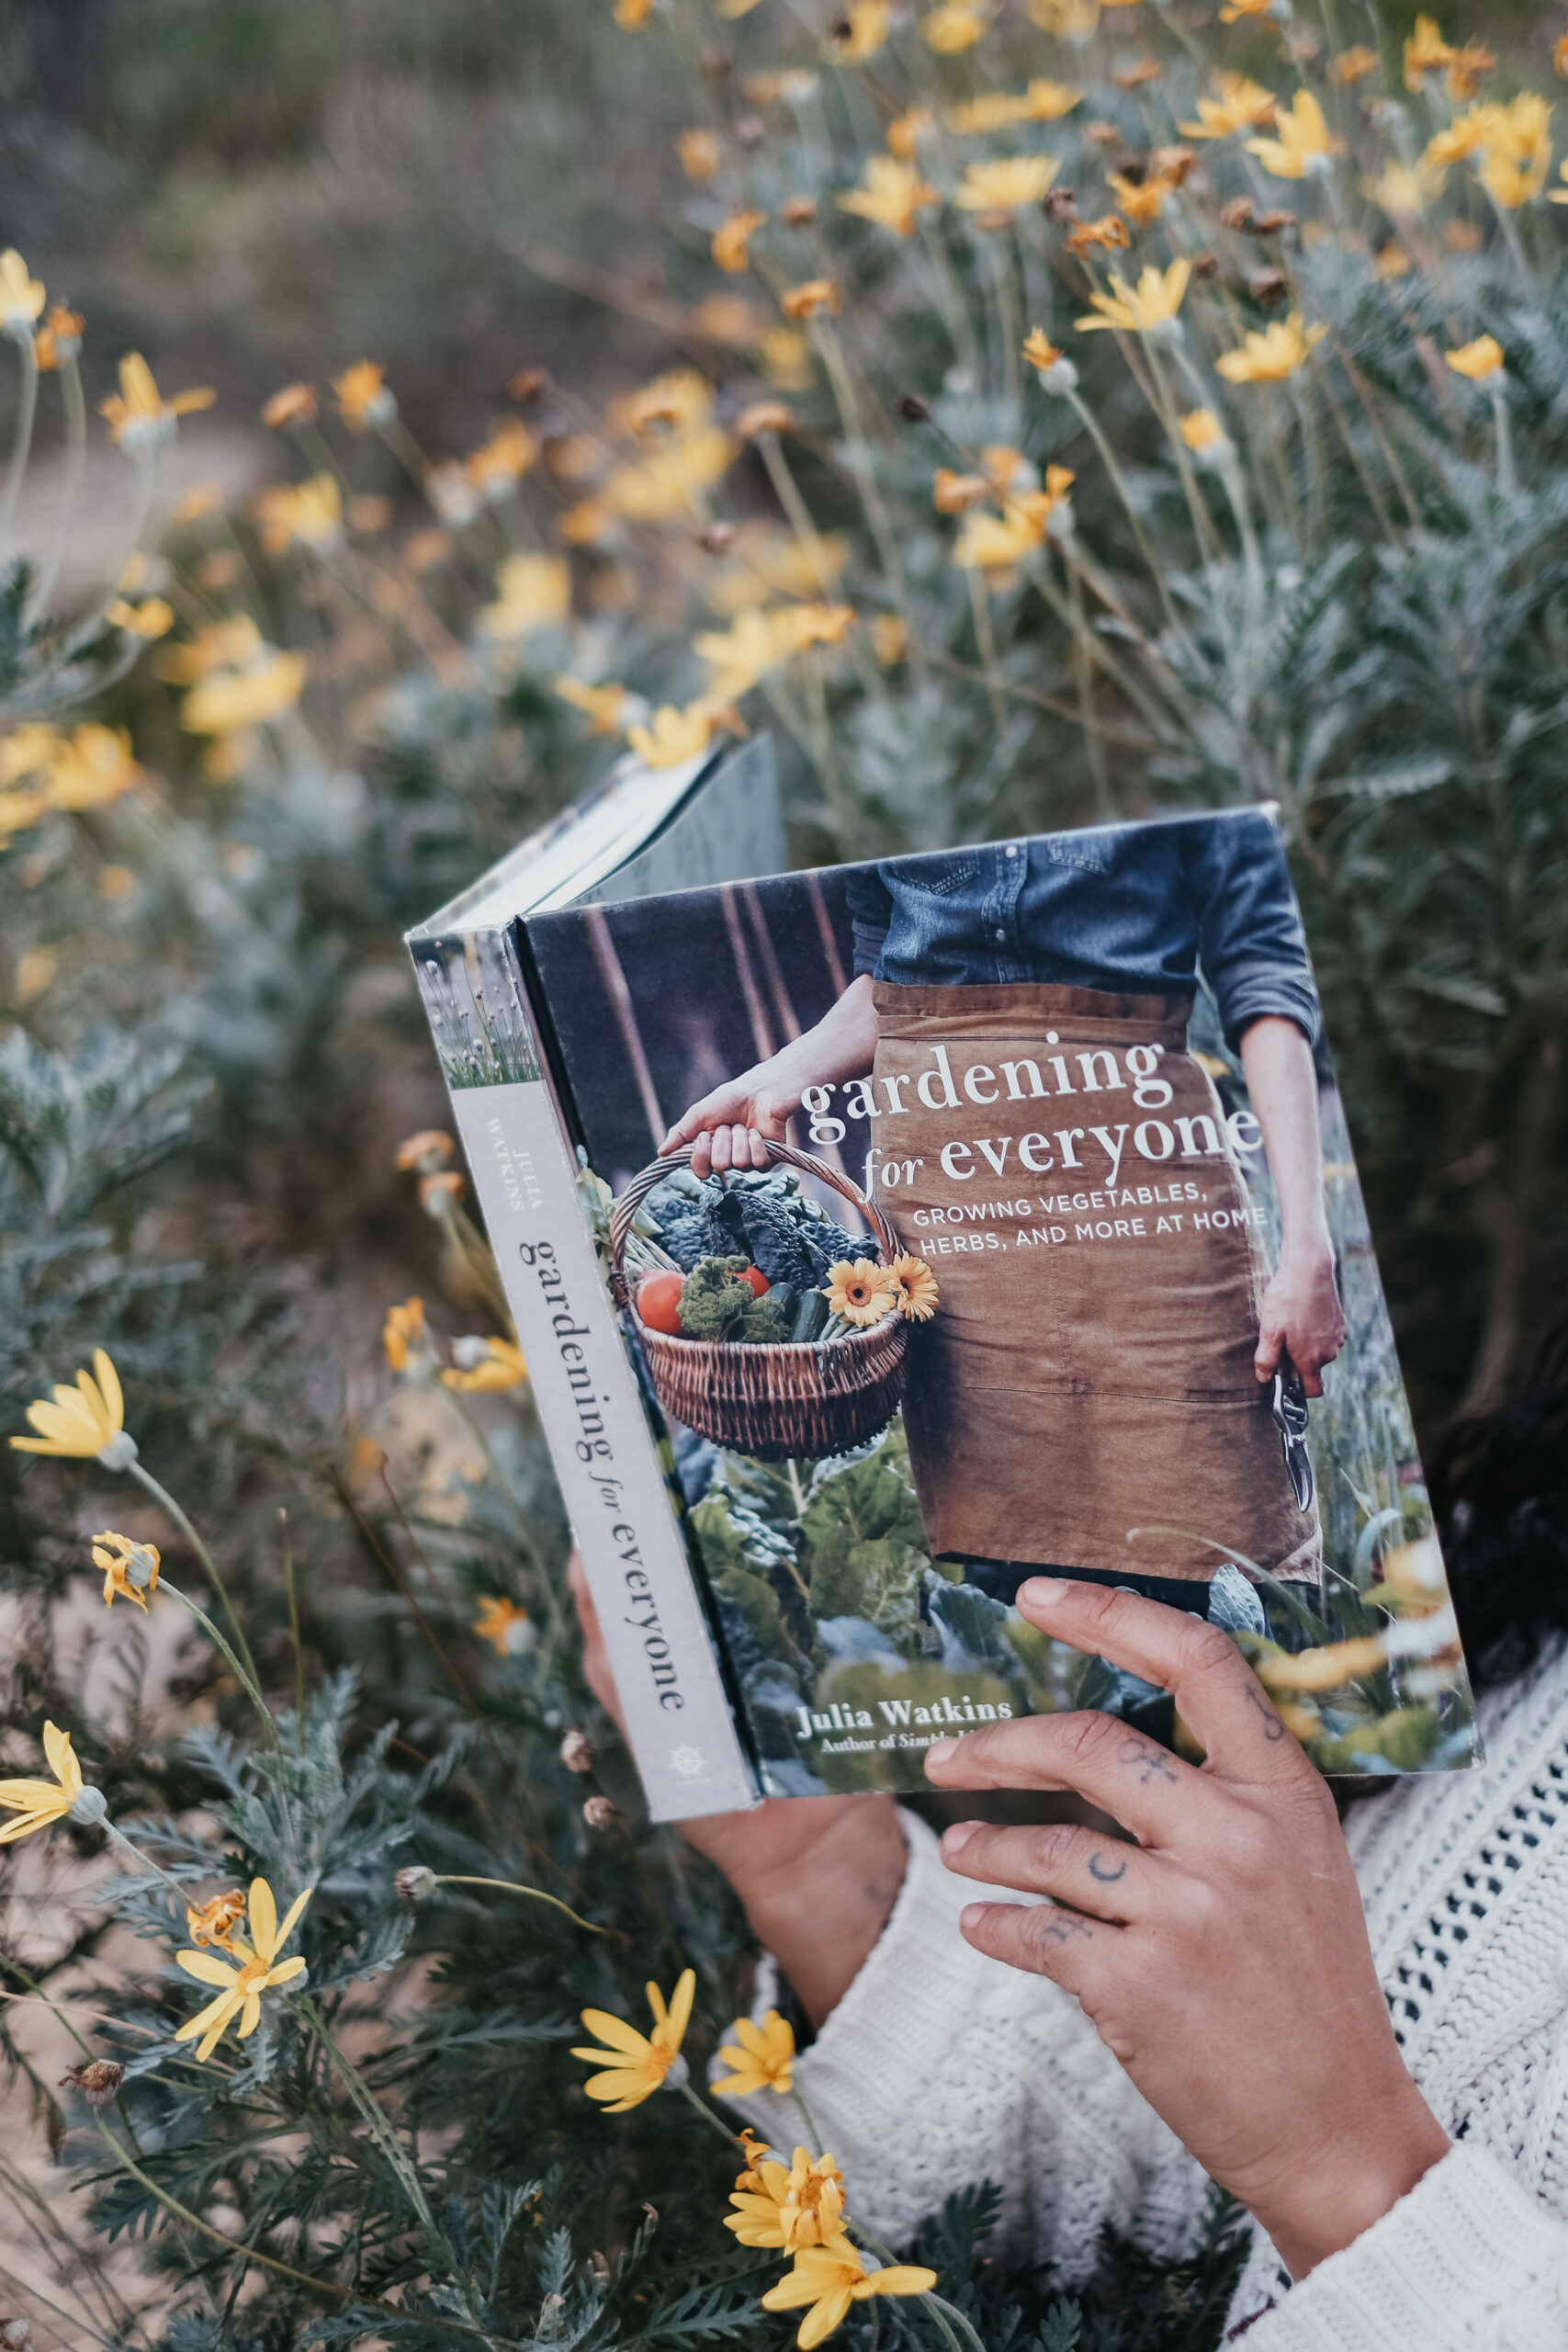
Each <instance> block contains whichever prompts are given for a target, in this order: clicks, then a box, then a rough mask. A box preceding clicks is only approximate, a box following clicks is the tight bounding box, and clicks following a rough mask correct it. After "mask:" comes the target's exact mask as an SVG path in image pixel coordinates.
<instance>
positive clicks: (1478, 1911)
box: [743, 1652, 1568, 2352]
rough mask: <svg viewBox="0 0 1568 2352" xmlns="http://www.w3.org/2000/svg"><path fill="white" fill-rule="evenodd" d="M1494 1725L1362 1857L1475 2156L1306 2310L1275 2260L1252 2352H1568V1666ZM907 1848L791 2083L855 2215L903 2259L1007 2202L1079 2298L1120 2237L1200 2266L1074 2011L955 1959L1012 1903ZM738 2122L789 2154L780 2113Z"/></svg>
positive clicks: (1375, 2233)
mask: <svg viewBox="0 0 1568 2352" xmlns="http://www.w3.org/2000/svg"><path fill="white" fill-rule="evenodd" d="M1483 1724H1484V1729H1485V1735H1486V1740H1487V1750H1488V1758H1489V1760H1488V1762H1487V1764H1486V1765H1485V1766H1484V1767H1483V1768H1482V1769H1481V1770H1478V1771H1476V1772H1472V1773H1467V1774H1463V1775H1455V1776H1438V1775H1434V1776H1432V1777H1431V1778H1429V1779H1421V1778H1416V1779H1412V1780H1409V1781H1404V1782H1402V1783H1401V1784H1400V1786H1399V1787H1398V1788H1397V1789H1396V1790H1395V1791H1393V1793H1392V1794H1390V1795H1387V1796H1382V1797H1379V1798H1376V1799H1373V1800H1371V1801H1369V1802H1368V1803H1367V1804H1365V1805H1363V1806H1360V1807H1358V1808H1357V1810H1356V1811H1355V1813H1353V1814H1352V1815H1351V1819H1350V1825H1349V1830H1348V1838H1349V1843H1350V1847H1351V1852H1352V1855H1353V1857H1354V1859H1355V1861H1356V1867H1357V1875H1358V1878H1359V1882H1360V1886H1361V1892H1362V1897H1363V1901H1364V1903H1365V1905H1366V1909H1367V1917H1368V1926H1369V1929H1370V1931H1371V1939H1372V1947H1373V1951H1374V1953H1375V1955H1376V1958H1377V1962H1378V1967H1379V1973H1380V1976H1381V1978H1382V1984H1383V1987H1384V1991H1385V1993H1386V1995H1387V1996H1388V1999H1389V2003H1390V2007H1391V2011H1392V2014H1393V2019H1394V2024H1395V2030H1396V2032H1397V2033H1398V2035H1399V2038H1400V2041H1401V2042H1402V2044H1403V2046H1404V2054H1405V2058H1406V2062H1407V2064H1409V2065H1410V2068H1411V2071H1412V2073H1413V2074H1414V2075H1415V2076H1416V2081H1417V2082H1419V2083H1420V2085H1421V2086H1422V2089H1423V2091H1424V2092H1425V2093H1426V2095H1427V2098H1428V2100H1429V2101H1430V2103H1431V2105H1432V2107H1433V2109H1435V2111H1436V2113H1437V2115H1438V2120H1440V2121H1441V2122H1442V2123H1443V2124H1444V2126H1445V2128H1446V2129H1447V2130H1448V2131H1450V2133H1451V2134H1452V2135H1453V2136H1454V2139H1455V2142H1456V2145H1455V2147H1454V2149H1453V2151H1452V2153H1451V2154H1450V2155H1448V2156H1447V2157H1445V2158H1444V2159H1443V2161H1442V2162H1441V2163H1440V2164H1439V2165H1437V2166H1435V2167H1434V2169H1433V2170H1432V2171H1431V2172H1430V2173H1429V2174H1428V2175H1427V2177H1426V2179H1425V2180H1423V2181H1422V2182H1421V2183H1420V2184H1419V2186H1418V2187H1417V2188H1416V2189H1415V2190H1414V2191H1413V2192H1412V2194H1411V2195H1410V2196H1408V2197H1406V2198H1405V2199H1403V2200H1402V2201H1401V2202H1400V2203H1399V2204H1398V2205H1396V2206H1395V2207H1394V2208H1393V2211H1391V2212H1389V2213H1388V2214H1385V2215H1384V2217H1383V2218H1382V2221H1380V2222H1377V2223H1376V2224H1375V2225H1374V2227H1373V2228H1371V2230H1369V2231H1367V2232H1366V2233H1364V2234H1363V2235H1362V2236H1361V2237H1360V2238H1359V2239H1358V2240H1357V2241H1356V2243H1355V2244H1354V2245H1351V2246H1348V2247H1347V2248H1346V2249H1345V2251H1344V2252H1343V2253H1341V2254H1338V2255H1337V2256H1334V2257H1333V2258H1332V2260H1330V2261H1328V2262H1325V2263H1324V2264H1322V2265H1321V2266H1320V2267H1319V2268H1318V2269H1316V2270H1315V2271H1314V2272H1313V2273H1312V2275H1311V2277H1310V2278H1307V2279H1306V2280H1305V2281H1304V2282H1303V2284H1302V2285H1301V2286H1299V2287H1295V2288H1292V2286H1291V2283H1290V2280H1289V2278H1287V2277H1286V2276H1285V2275H1284V2273H1283V2272H1282V2271H1281V2269H1280V2265H1279V2261H1278V2258H1277V2256H1275V2255H1274V2252H1273V2249H1272V2247H1271V2246H1270V2245H1269V2243H1268V2241H1267V2239H1265V2238H1263V2237H1262V2234H1261V2233H1256V2237H1255V2244H1254V2247H1253V2251H1252V2254H1251V2256H1250V2258H1249V2260H1248V2263H1247V2269H1246V2272H1245V2274H1244V2276H1243V2279H1242V2282H1241V2286H1240V2288H1239V2290H1238V2291H1237V2296H1236V2301H1235V2305H1234V2307H1233V2310H1232V2312H1231V2321H1232V2324H1233V2325H1234V2326H1237V2327H1239V2328H1241V2330H1242V2331H1243V2335H1244V2340H1245V2342H1246V2345H1247V2352H1372V2347H1374V2346H1375V2347H1376V2352H1475V2347H1480V2346H1486V2347H1488V2352H1549V2347H1550V2352H1568V1653H1563V1652H1558V1653H1556V1654H1555V1655H1553V1656H1552V1657H1549V1658H1548V1659H1547V1661H1546V1662H1545V1663H1544V1664H1543V1665H1542V1666H1541V1667H1540V1668H1537V1669H1536V1671H1535V1672H1534V1673H1533V1674H1532V1675H1531V1676H1529V1678H1527V1679H1525V1680H1524V1681H1522V1682H1521V1683H1519V1684H1517V1685H1516V1686H1514V1688H1513V1689H1512V1690H1510V1691H1507V1692H1506V1693H1502V1694H1499V1695H1498V1696H1497V1697H1496V1698H1495V1699H1494V1700H1492V1701H1491V1702H1488V1703H1487V1705H1486V1707H1485V1709H1484V1710H1483ZM904 1820H905V1825H906V1836H907V1838H908V1847H909V1861H908V1871H907V1874H906V1877H905V1883H904V1886H903V1889H902V1891H901V1893H900V1894H899V1897H898V1901H897V1905H896V1906H895V1909H894V1911H893V1914H892V1917H890V1918H889V1920H888V1923H887V1926H886V1928H885V1930H884V1932H883V1935H882V1938H881V1940H880V1941H879V1942H878V1944H877V1946H876V1949H875V1950H874V1952H873V1953H872V1954H871V1957H870V1958H869V1959H868V1961H867V1962H866V1963H865V1965H864V1967H863V1969H862V1971H861V1973H860V1975H859V1976H858V1977H857V1978H856V1980H855V1982H854V1984H853V1985H852V1986H851V1987H850V1990H849V1991H848V1992H847V1993H846V1994H845V1996H844V1997H843V1999H842V2000H841V2001H840V2004H839V2007H837V2008H836V2009H835V2010H834V2012H833V2015H832V2016H831V2017H830V2018H829V2020H828V2022H827V2024H826V2026H825V2027H824V2029H823V2030H822V2032H821V2034H820V2035H819V2036H818V2040H817V2041H816V2042H815V2043H814V2045H813V2046H812V2048H811V2049H810V2050H809V2051H807V2052H806V2053H805V2054H804V2056H803V2057H802V2059H801V2060H800V2061H799V2064H798V2066H797V2070H796V2071H797V2077H798V2080H799V2082H800V2085H801V2088H802V2090H803V2092H804V2095H805V2098H806V2100H807V2105H808V2106H809V2108H810V2109H811V2113H812V2118H813V2120H814V2122H815V2123H816V2125H817V2128H818V2131H820V2132H821V2134H822V2135H823V2143H824V2144H825V2145H826V2146H827V2147H828V2148H829V2149H830V2150H831V2151H832V2153H833V2154H834V2155H835V2156H836V2157H837V2158H838V2160H839V2162H840V2165H841V2166H842V2168H843V2172H844V2176H845V2180H846V2184H847V2188H848V2190H849V2195H850V2200H851V2204H852V2210H854V2211H856V2212H858V2213H860V2214H861V2215H862V2216H863V2219H864V2220H865V2222H866V2224H867V2226H868V2228H870V2229H871V2230H872V2231H874V2233H875V2234H876V2235H877V2236H879V2237H882V2238H884V2239H889V2240H893V2241H895V2242H896V2241H897V2240H898V2239H899V2238H901V2237H904V2236H907V2235H908V2233H909V2231H910V2230H911V2229H912V2228H913V2227H914V2226H915V2224H916V2223H917V2222H919V2221H920V2220H921V2219H922V2218H923V2217H924V2216H925V2215H926V2214H928V2213H930V2212H931V2211H934V2210H935V2209H936V2208H938V2207H939V2206H940V2205H941V2204H942V2199H944V2198H945V2197H946V2196H947V2195H948V2194H949V2193H950V2192H951V2191H952V2190H953V2189H954V2188H961V2187H964V2186H965V2185H967V2184H970V2183H974V2182H977V2181H981V2180H985V2179H987V2178H988V2179H990V2180H993V2181H995V2182H997V2183H998V2186H999V2187H1000V2188H1001V2189H1002V2191H1003V2199H1004V2202H1003V2210H1002V2220H1001V2225H1000V2234H999V2238H998V2252H1000V2253H1001V2254H1003V2256H1005V2257H1006V2258H1008V2259H1010V2260H1023V2261H1028V2262H1031V2263H1047V2262H1048V2263H1051V2264H1053V2265H1054V2266H1055V2274H1056V2277H1057V2278H1058V2279H1059V2280H1060V2281H1061V2282H1062V2283H1063V2284H1064V2285H1067V2284H1071V2283H1072V2282H1074V2281H1075V2280H1078V2279H1081V2278H1085V2277H1086V2276H1087V2275H1088V2273H1089V2271H1090V2270H1091V2269H1092V2268H1093V2267H1094V2261H1095V2255H1096V2248H1097V2241H1098V2238H1099V2234H1100V2230H1101V2228H1102V2227H1103V2226H1104V2225H1105V2224H1106V2223H1107V2222H1109V2223H1111V2225H1112V2226H1113V2227H1114V2228H1116V2229H1117V2230H1119V2231H1121V2232H1122V2233H1125V2234H1127V2235H1129V2236H1131V2237H1132V2238H1134V2240H1135V2241H1136V2242H1137V2243H1139V2244H1140V2245H1145V2246H1146V2247H1147V2248H1148V2249H1149V2250H1150V2251H1151V2252H1152V2253H1156V2254H1160V2255H1171V2254H1175V2253H1178V2252H1179V2251H1181V2250H1183V2249H1185V2248H1186V2247H1188V2246H1190V2245H1192V2244H1194V2243H1195V2241H1196V2239H1197V2236H1198V2233H1199V2231H1200V2229H1201V2222H1202V2217H1203V2211H1204V2205H1205V2201H1206V2198H1207V2195H1208V2184H1207V2182H1206V2181H1205V2179H1204V2177H1203V2175H1202V2173H1201V2170H1200V2169H1199V2167H1198V2165H1196V2164H1195V2163H1194V2162H1193V2160H1192V2159H1191V2157H1190V2156H1189V2155H1188V2154H1187V2153H1186V2151H1185V2149H1183V2148H1182V2146H1181V2145H1180V2143H1179V2142H1178V2141H1177V2139H1176V2138H1175V2136H1174V2134H1173V2133H1171V2132H1170V2131H1168V2129H1167V2127H1166V2126H1165V2125H1164V2124H1163V2123H1162V2122H1161V2121H1160V2120H1159V2118H1158V2117H1157V2116H1156V2114H1155V2113H1154V2111H1153V2109H1151V2108H1150V2107H1149V2106H1148V2105H1147V2103H1146V2101H1145V2099H1144V2098H1142V2097H1141V2095H1140V2094H1139V2093H1138V2092H1137V2091H1136V2090H1135V2089H1134V2087H1133V2085H1132V2084H1131V2082H1130V2081H1129V2080H1128V2078H1127V2076H1126V2075H1124V2074H1123V2073H1122V2069H1121V2068H1120V2067H1119V2066H1118V2065H1117V2064H1116V2062H1115V2061H1114V2059H1112V2058H1111V2054H1110V2052H1108V2051H1107V2050H1106V2049H1105V2047H1104V2045H1103V2044H1102V2043H1101V2041H1100V2039H1099V2036H1098V2035H1097V2034H1096V2032H1095V2030H1094V2029H1093V2027H1092V2026H1091V2025H1090V2024H1089V2020H1088V2019H1087V2018H1085V2016H1084V2014H1083V2012H1082V2010H1081V2009H1080V2008H1079V2007H1078V2005H1077V2002H1076V2001H1075V2000H1073V1999H1072V1998H1071V1997H1070V1996H1068V1995H1066V1994H1064V1993H1062V1992H1060V1991H1058V1989H1057V1988H1056V1987H1055V1985H1050V1984H1048V1983H1046V1982H1045V1981H1044V1980H1043V1979H1042V1978H1039V1977H1033V1976H1026V1975H1023V1974H1021V1973H1018V1972H1017V1971H1014V1970H1012V1969H1009V1968H1007V1967H1005V1966H1003V1965H1002V1964H1001V1963H1000V1962H996V1961H990V1960H987V1959H985V1958H983V1957H982V1956H981V1955H980V1954H978V1953H976V1952H975V1951H972V1950H971V1949H970V1948H969V1946H968V1945H966V1944H965V1943H964V1941H963V1939H962V1938H961V1936H960V1935H959V1933H958V1926H957V1920H958V1914H959V1912H960V1911H961V1910H962V1909H963V1907H964V1904H965V1903H966V1902H969V1901H972V1900H973V1899H974V1898H975V1896H976V1894H986V1895H987V1896H988V1897H989V1898H990V1899H992V1900H995V1899H996V1890H995V1889H993V1888H985V1889H981V1888H979V1887H976V1885H974V1884H973V1883H970V1882H967V1881H965V1880H963V1879H959V1878H955V1877H954V1876H953V1873H952V1872H951V1871H947V1870H946V1869H945V1868H944V1867H943V1865H942V1860H941V1859H940V1856H939V1853H938V1850H937V1844H936V1840H935V1838H933V1837H932V1836H931V1832H930V1830H928V1829H927V1828H926V1827H925V1826H923V1824H921V1823H920V1822H919V1820H918V1819H916V1818H915V1817H914V1816H913V1815H905V1816H904ZM743 2104H744V2105H745V2107H746V2110H747V2112H748V2114H749V2116H750V2120H752V2121H753V2122H754V2123H755V2125H756V2127H757V2129H758V2130H759V2131H761V2132H762V2133H763V2134H765V2135H767V2136H768V2137H770V2138H772V2139H773V2140H774V2141H775V2142H777V2141H780V2140H783V2141H786V2142H787V2141H789V2140H790V2139H791V2138H792V2137H793V2136H794V2128H795V2127H794V2121H793V2119H791V2120H784V2119H783V2116H782V2110H781V2103H780V2102H778V2101H777V2100H775V2099H773V2098H771V2097H764V2098H758V2099H755V2100H750V2101H746V2102H743Z"/></svg>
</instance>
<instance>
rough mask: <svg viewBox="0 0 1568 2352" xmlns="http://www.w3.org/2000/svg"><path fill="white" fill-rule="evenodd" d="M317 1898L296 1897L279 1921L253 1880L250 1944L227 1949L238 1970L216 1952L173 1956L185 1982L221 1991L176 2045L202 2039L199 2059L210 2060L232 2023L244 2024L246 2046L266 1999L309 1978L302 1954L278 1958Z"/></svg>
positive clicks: (266, 1892) (267, 1891)
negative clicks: (190, 1980) (280, 1987)
mask: <svg viewBox="0 0 1568 2352" xmlns="http://www.w3.org/2000/svg"><path fill="white" fill-rule="evenodd" d="M313 1892H314V1890H313V1889H312V1888H310V1887H307V1888H306V1889H305V1892H304V1894H297V1895H296V1896H295V1898H294V1900H293V1902H292V1903H291V1904H290V1905H289V1906H288V1910H287V1911H286V1912H285V1913H284V1915H283V1917H282V1918H281V1919H279V1917H278V1916H277V1905H276V1902H275V1901H274V1899H273V1893H272V1889H271V1887H270V1886H268V1884H267V1883H266V1881H265V1878H254V1879H252V1881H251V1900H250V1929H251V1936H250V1941H249V1943H248V1944H247V1943H244V1942H242V1941H241V1939H239V1938H238V1937H237V1936H236V1937H235V1938H234V1939H233V1940H232V1941H231V1943H230V1944H229V1946H228V1947H227V1949H228V1950H229V1951H230V1952H231V1955H232V1957H233V1958H234V1959H235V1960H237V1961H238V1962H239V1963H240V1964H239V1966H238V1968H230V1967H228V1966H227V1965H226V1964H225V1962H222V1961H220V1959H219V1958H218V1956H217V1954H216V1953H215V1952H210V1951H177V1952H175V1965H176V1966H177V1967H180V1968H183V1969H184V1970H185V1973H186V1975H187V1976H194V1977H195V1978H196V1979H197V1983H198V1984H201V1985H218V1986H219V1987H220V1991H219V1995H218V1998H217V1999H216V2000H215V2001H209V2003H208V2005H207V2007H206V2008H204V2009H198V2010H197V2014H196V2016H195V2017H193V2018H186V2022H185V2024H184V2025H182V2026H181V2027H180V2029H179V2030H178V2032H177V2033H176V2034H175V2041H196V2037H197V2034H199V2035H200V2036H201V2040H200V2041H198V2042H197V2052H196V2054H197V2058H198V2059H202V2060H206V2059H208V2058H210V2057H211V2055H212V2052H213V2050H214V2048H215V2047H216V2045H217V2043H218V2041H219V2040H220V2036H221V2035H222V2033H223V2031H224V2029H225V2028H226V2027H227V2026H228V2025H229V2024H230V2022H231V2020H232V2019H233V2018H239V2020H240V2025H239V2038H240V2040H241V2041H244V2040H245V2038H246V2036H247V2035H249V2034H253V2033H254V2031H255V2030H256V2028H257V2026H258V2025H259V2024H260V2023H261V1996H262V1995H263V1994H264V1993H266V1992H270V1991H271V1990H272V1989H273V1987H274V1986H276V1985H292V1984H293V1982H294V1980H295V1978H296V1977H299V1976H303V1975H304V1973H305V1963H304V1962H303V1960H301V1959H300V1957H299V1954H298V1953H296V1954H295V1955H294V1957H293V1958H292V1959H291V1960H279V1959H278V1957H277V1955H278V1953H279V1952H280V1951H282V1949H283V1947H284V1945H285V1944H286V1943H287V1942H288V1939H289V1937H290V1936H291V1935H292V1934H293V1933H294V1930H295V1928H296V1927H297V1926H298V1925H299V1914H300V1913H301V1911H303V1910H304V1908H305V1905H306V1904H307V1903H309V1901H310V1896H311V1894H312V1893H313Z"/></svg>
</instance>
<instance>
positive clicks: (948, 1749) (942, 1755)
mask: <svg viewBox="0 0 1568 2352" xmlns="http://www.w3.org/2000/svg"><path fill="white" fill-rule="evenodd" d="M957 1746H958V1742H957V1741H956V1740H955V1739H933V1740H932V1742H931V1746H930V1747H928V1748H927V1750H926V1770H927V1771H928V1772H929V1771H930V1770H931V1766H932V1765H933V1764H945V1763H946V1761H947V1759H948V1758H949V1757H950V1756H951V1755H952V1754H953V1750H954V1749H955V1748H956V1747H957Z"/></svg>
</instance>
